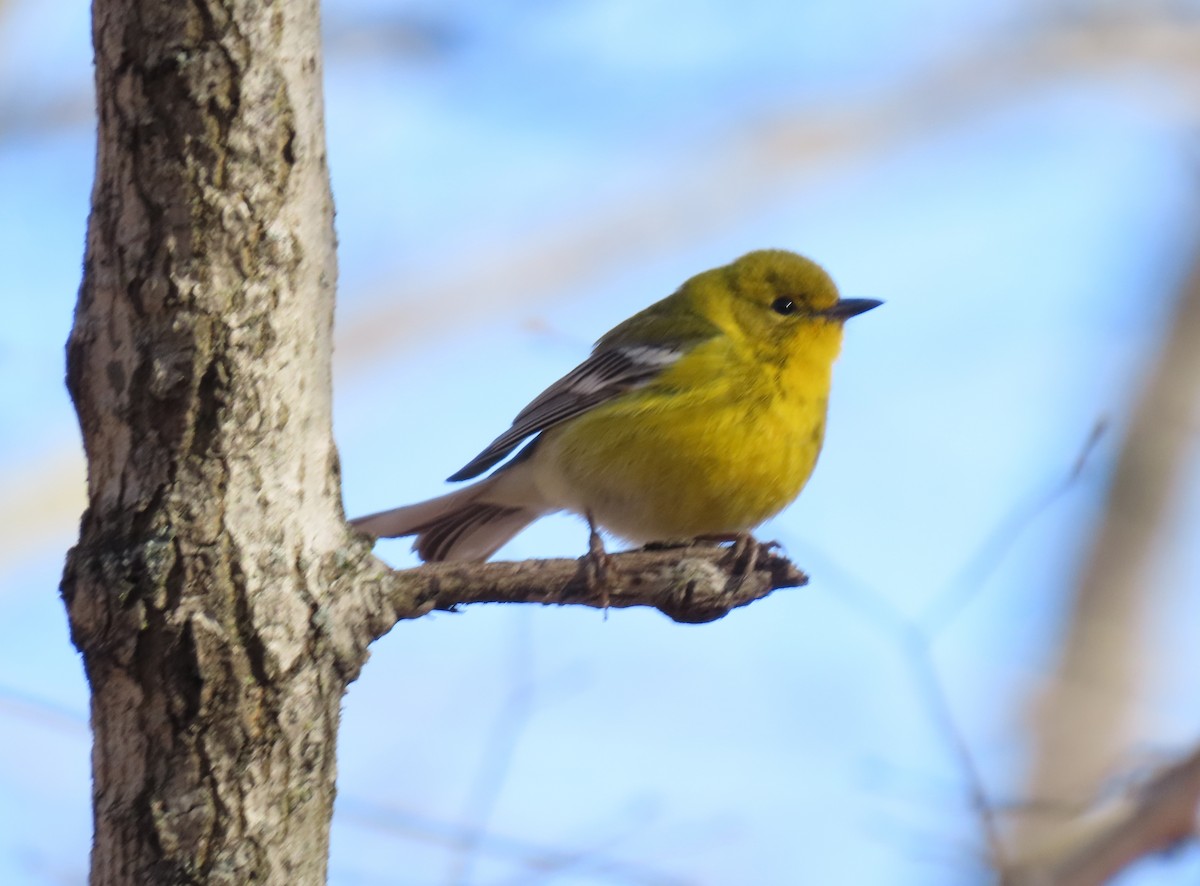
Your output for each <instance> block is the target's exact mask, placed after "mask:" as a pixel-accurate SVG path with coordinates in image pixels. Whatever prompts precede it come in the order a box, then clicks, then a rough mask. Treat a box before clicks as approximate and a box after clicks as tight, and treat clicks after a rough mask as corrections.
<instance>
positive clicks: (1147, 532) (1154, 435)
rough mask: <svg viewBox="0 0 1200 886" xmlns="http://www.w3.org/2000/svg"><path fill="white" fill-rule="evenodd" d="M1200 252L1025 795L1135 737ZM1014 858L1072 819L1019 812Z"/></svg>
mask: <svg viewBox="0 0 1200 886" xmlns="http://www.w3.org/2000/svg"><path fill="white" fill-rule="evenodd" d="M1197 404H1200V253H1198V257H1197V260H1196V263H1195V264H1194V266H1193V268H1192V270H1191V272H1190V275H1189V277H1188V279H1187V281H1186V283H1185V285H1184V288H1183V291H1182V293H1181V296H1180V300H1179V304H1178V307H1177V309H1176V311H1175V313H1174V316H1173V317H1171V318H1169V319H1168V322H1167V325H1166V327H1165V337H1164V340H1163V343H1162V347H1161V349H1160V350H1159V351H1158V354H1157V359H1156V360H1154V362H1153V364H1152V365H1151V366H1150V369H1149V372H1148V375H1147V378H1146V382H1145V385H1144V386H1143V389H1142V393H1141V395H1140V397H1139V398H1138V400H1137V403H1136V405H1135V408H1134V411H1133V416H1132V419H1131V422H1130V425H1129V431H1128V433H1127V435H1126V438H1125V441H1124V446H1123V448H1122V451H1121V455H1120V458H1119V460H1118V463H1117V467H1116V471H1115V474H1114V477H1113V485H1112V489H1111V492H1110V493H1109V497H1108V502H1107V508H1106V511H1105V514H1104V517H1103V522H1102V524H1101V525H1100V527H1099V530H1098V532H1097V534H1096V538H1095V542H1094V543H1093V545H1092V549H1091V553H1090V556H1089V558H1088V560H1087V562H1086V563H1085V564H1084V565H1083V568H1082V569H1081V571H1080V578H1079V582H1078V585H1077V589H1076V591H1075V594H1074V599H1073V600H1072V601H1071V603H1070V607H1069V608H1070V615H1069V619H1070V621H1069V624H1068V625H1067V628H1066V631H1065V635H1064V640H1063V646H1062V651H1061V654H1060V657H1059V662H1058V667H1057V673H1056V674H1055V676H1054V677H1053V679H1052V681H1051V682H1050V684H1049V685H1048V687H1047V689H1046V691H1045V693H1044V694H1043V695H1042V697H1041V698H1039V699H1038V700H1037V702H1036V705H1035V707H1034V712H1033V723H1032V728H1031V733H1032V741H1033V751H1034V762H1033V766H1032V769H1031V772H1030V777H1029V784H1028V787H1027V788H1026V790H1025V791H1024V795H1025V796H1026V797H1028V798H1030V799H1031V800H1032V801H1033V802H1035V803H1052V804H1053V803H1062V802H1071V801H1078V800H1079V798H1081V797H1086V796H1088V795H1091V794H1092V793H1093V792H1094V791H1095V786H1096V785H1097V784H1099V783H1101V782H1102V781H1103V780H1104V778H1105V776H1106V775H1108V774H1109V773H1111V772H1112V771H1113V770H1114V769H1116V768H1117V767H1118V764H1119V761H1120V759H1121V757H1122V755H1123V754H1124V753H1125V752H1126V751H1127V749H1128V747H1129V745H1130V743H1131V741H1132V740H1133V738H1134V735H1135V723H1136V719H1137V716H1138V713H1139V712H1138V699H1139V697H1140V696H1141V695H1142V694H1143V693H1144V691H1145V685H1144V684H1145V680H1146V671H1147V667H1148V663H1149V662H1150V661H1151V660H1152V659H1153V655H1154V653H1153V650H1152V649H1151V648H1150V646H1149V642H1150V640H1149V637H1148V636H1147V634H1146V630H1145V628H1146V623H1147V621H1148V619H1149V615H1150V612H1151V611H1152V609H1153V608H1154V605H1155V603H1156V602H1157V601H1158V600H1159V599H1160V598H1161V596H1162V594H1163V589H1162V588H1161V587H1157V586H1156V585H1155V578H1154V567H1155V565H1156V558H1157V555H1158V554H1159V552H1160V539H1162V538H1163V536H1164V535H1165V530H1166V528H1167V526H1168V525H1169V522H1170V520H1171V517H1172V515H1173V513H1174V509H1175V505H1176V499H1177V491H1178V490H1179V488H1180V487H1181V485H1182V478H1183V476H1184V472H1185V471H1186V470H1187V468H1188V466H1189V464H1190V458H1191V456H1192V455H1193V453H1194V450H1195V439H1194V435H1195V432H1194V428H1195V427H1196V426H1197V422H1198V421H1200V409H1198V405H1197ZM1017 824H1018V827H1017V829H1016V832H1015V835H1014V836H1015V841H1014V848H1015V853H1014V856H1015V857H1016V858H1017V859H1018V860H1020V859H1028V858H1040V857H1043V855H1044V852H1045V848H1044V847H1046V846H1053V845H1058V844H1059V843H1060V842H1061V840H1062V836H1061V833H1060V830H1061V829H1064V828H1066V829H1069V828H1070V827H1071V824H1070V823H1069V822H1067V823H1059V824H1055V823H1054V822H1052V821H1050V820H1044V821H1039V822H1038V823H1037V824H1036V825H1034V824H1033V823H1032V822H1022V821H1020V820H1018V822H1017ZM1081 882H1082V881H1081Z"/></svg>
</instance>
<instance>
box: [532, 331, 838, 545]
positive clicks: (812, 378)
mask: <svg viewBox="0 0 1200 886" xmlns="http://www.w3.org/2000/svg"><path fill="white" fill-rule="evenodd" d="M835 353H836V342H834V344H833V349H832V352H831V353H830V354H829V356H828V359H825V355H824V354H817V355H816V357H818V359H812V356H813V355H812V352H811V349H809V352H808V353H805V354H803V355H802V356H801V355H784V359H779V360H763V359H762V355H761V354H754V353H751V352H749V351H747V350H746V349H744V348H741V347H739V344H738V343H737V342H735V341H731V340H730V339H728V338H725V337H722V338H720V339H717V340H714V341H712V342H709V343H707V344H705V345H702V346H700V347H699V348H697V349H696V350H695V351H693V352H692V353H689V354H688V355H686V356H685V357H684V358H683V359H681V360H680V361H679V362H678V363H677V364H675V366H673V367H672V368H671V369H670V370H668V371H667V372H666V373H664V374H663V375H662V376H661V377H660V378H659V379H657V380H656V381H655V382H654V383H653V384H651V385H649V386H647V387H645V388H643V389H641V390H639V391H636V392H632V393H630V394H626V395H623V396H621V397H618V398H616V399H614V400H613V401H610V402H609V403H607V404H604V405H602V406H600V407H597V408H596V409H594V410H592V411H590V412H587V413H585V414H583V415H581V416H580V417H579V418H577V419H573V420H572V421H570V422H567V423H566V424H564V425H562V426H560V427H558V428H554V429H551V430H549V431H547V432H546V433H545V435H544V437H543V439H542V440H541V441H540V443H539V453H538V459H537V461H539V462H541V463H542V464H543V465H545V469H544V470H542V471H540V472H539V473H540V477H539V481H538V482H539V485H540V486H542V488H543V492H544V494H545V495H546V497H547V498H548V499H549V500H551V501H554V502H555V503H557V504H558V505H559V506H561V507H564V508H566V509H568V510H573V511H576V512H578V513H590V514H591V515H592V516H593V517H594V519H595V520H596V522H598V523H599V524H600V525H601V526H603V527H604V528H606V529H608V530H609V531H611V532H613V533H614V534H616V535H618V536H621V537H623V538H626V539H629V540H631V541H634V542H647V541H665V540H673V539H687V538H692V537H695V536H698V535H715V534H727V533H735V532H743V531H747V530H750V529H752V528H753V527H755V526H757V525H758V524H759V523H762V522H763V521H764V520H766V519H767V518H769V517H771V516H772V515H774V514H776V513H778V512H779V511H780V510H782V509H783V508H784V507H785V506H786V505H788V504H789V503H790V502H791V501H792V500H793V499H794V498H795V497H796V496H797V495H798V494H799V492H800V490H801V489H802V488H803V487H804V484H805V482H807V480H808V477H809V475H810V474H811V473H812V470H813V467H814V465H815V464H816V460H817V455H818V453H819V452H820V449H821V443H822V440H823V437H824V431H825V411H826V401H827V398H828V392H829V376H830V367H831V364H832V362H833V356H834V354H835Z"/></svg>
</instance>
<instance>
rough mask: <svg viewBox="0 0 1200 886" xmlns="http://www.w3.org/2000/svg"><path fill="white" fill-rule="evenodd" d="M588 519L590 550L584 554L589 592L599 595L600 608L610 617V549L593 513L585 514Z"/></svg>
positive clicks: (585, 574)
mask: <svg viewBox="0 0 1200 886" xmlns="http://www.w3.org/2000/svg"><path fill="white" fill-rule="evenodd" d="M585 516H586V517H587V521H588V552H587V553H586V554H584V556H583V572H584V580H585V581H586V582H587V589H588V593H589V595H591V596H599V598H600V608H601V609H603V610H604V617H605V618H606V619H607V618H608V604H609V596H608V595H609V588H610V579H611V577H612V569H611V563H610V561H609V557H608V551H606V550H605V549H604V539H602V538H601V537H600V533H599V532H597V531H596V523H595V521H594V520H592V515H591V514H587V515H585Z"/></svg>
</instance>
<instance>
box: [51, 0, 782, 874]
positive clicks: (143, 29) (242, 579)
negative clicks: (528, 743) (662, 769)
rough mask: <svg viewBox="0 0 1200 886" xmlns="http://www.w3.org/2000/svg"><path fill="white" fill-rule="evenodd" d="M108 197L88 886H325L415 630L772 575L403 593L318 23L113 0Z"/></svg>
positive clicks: (100, 204) (93, 524)
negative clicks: (358, 353)
mask: <svg viewBox="0 0 1200 886" xmlns="http://www.w3.org/2000/svg"><path fill="white" fill-rule="evenodd" d="M93 16H94V24H93V29H94V33H93V39H94V42H95V49H96V89H97V95H98V105H99V135H98V151H97V171H96V183H95V188H94V191H93V198H92V201H93V203H92V215H91V218H90V220H89V225H88V240H87V254H86V258H85V263H84V278H83V284H82V286H81V289H80V293H79V303H78V308H77V312H76V317H75V326H74V329H73V331H72V334H71V338H70V342H69V344H68V354H67V357H68V361H67V362H68V370H67V382H68V386H69V388H70V391H71V395H72V397H73V399H74V401H75V405H76V409H77V411H78V413H79V420H80V426H81V429H82V432H83V439H84V445H85V449H86V453H87V457H88V465H89V468H88V508H87V511H86V512H85V514H84V516H83V519H82V523H81V527H80V539H79V542H78V544H77V545H76V547H75V548H74V549H73V550H72V551H71V553H70V555H69V557H68V560H67V565H66V570H65V573H64V576H63V585H62V590H63V597H64V600H65V601H66V604H67V609H68V615H69V619H70V624H71V634H72V638H73V640H74V642H75V644H76V645H77V647H78V648H79V650H80V651H81V653H82V655H83V661H84V666H85V669H86V672H87V676H88V681H89V683H90V685H91V691H92V702H91V716H92V727H93V730H94V749H93V806H94V819H95V836H94V845H93V850H92V864H91V882H92V883H93V884H95V886H110V884H113V886H115V884H139V886H141V884H150V883H196V884H199V883H223V884H224V883H227V884H245V883H270V884H289V886H294V884H318V883H321V882H324V879H325V870H326V858H327V855H328V845H329V824H330V819H331V816H332V809H333V796H334V768H335V742H336V737H337V724H338V712H339V706H340V702H341V698H342V694H343V693H344V691H345V688H346V686H347V684H348V683H349V681H350V680H352V679H353V678H354V677H355V676H356V675H357V673H358V671H359V669H360V668H361V666H362V664H363V663H364V661H365V660H366V649H367V646H368V644H369V643H370V642H371V641H372V640H374V639H375V638H376V637H378V636H379V635H381V634H383V633H385V632H386V631H388V630H389V629H390V628H391V627H392V625H393V624H395V622H396V620H397V619H400V618H412V617H417V616H419V615H422V614H424V613H425V612H428V611H429V610H430V609H433V608H453V607H454V606H456V605H458V604H460V603H468V602H482V601H499V600H505V601H525V602H530V601H532V602H542V603H550V602H563V603H568V602H569V603H583V604H588V605H608V603H609V602H611V604H612V605H615V606H630V605H652V606H657V607H659V608H660V609H662V610H663V611H664V612H666V613H668V614H669V615H671V616H672V617H674V618H676V619H678V620H689V621H698V620H710V619H712V618H717V617H720V616H721V615H723V614H724V613H725V612H727V611H728V610H729V609H731V608H733V607H734V606H738V605H743V604H745V603H747V602H750V601H751V600H753V599H757V598H759V597H762V596H765V595H766V594H767V593H769V592H770V591H771V590H772V589H773V588H775V587H780V586H786V585H790V584H797V583H802V582H803V576H802V575H800V574H799V573H798V572H796V571H795V569H794V568H793V567H791V565H790V564H788V563H786V561H784V560H782V558H779V557H776V556H774V555H771V554H769V552H767V551H763V552H761V553H760V556H759V563H758V565H757V566H756V567H755V569H754V570H752V571H751V572H749V574H747V575H744V576H743V575H738V574H736V573H737V571H738V567H737V564H734V563H731V562H728V561H729V559H730V558H729V557H727V556H724V554H723V553H722V552H721V551H718V550H713V549H707V550H697V551H682V552H681V551H666V552H654V553H637V554H629V555H618V556H617V557H614V558H612V561H611V564H612V575H613V576H614V579H613V584H614V586H613V587H610V588H609V589H608V590H607V591H605V592H603V593H601V592H597V591H596V590H595V589H593V588H591V587H589V586H588V585H587V583H586V582H584V581H582V578H581V576H582V575H583V574H584V573H583V570H582V568H581V567H580V565H579V564H577V563H575V562H573V561H554V562H550V563H546V564H536V563H534V564H516V565H513V564H488V565H485V566H477V567H471V568H468V569H463V568H461V567H460V568H440V569H438V568H424V569H417V570H410V571H408V572H404V573H393V572H391V571H389V570H388V569H387V568H386V567H385V566H383V565H382V564H381V563H380V562H379V561H377V560H375V558H373V557H372V556H370V553H369V550H368V548H367V546H366V543H365V540H364V539H363V538H361V537H355V536H353V535H352V534H351V533H350V532H349V531H348V529H347V527H346V525H345V522H344V520H343V516H342V511H341V503H340V498H339V491H340V490H339V483H338V468H337V459H336V452H335V450H334V446H333V442H332V436H331V424H330V401H331V396H330V395H331V392H330V364H331V361H330V356H331V354H330V350H331V348H330V340H331V328H332V317H333V299H334V286H335V280H336V265H335V259H334V234H333V206H332V201H331V197H330V191H329V177H328V172H327V169H326V161H325V143H324V132H323V120H322V99H321V62H320V56H319V27H318V7H317V0H288V2H278V0H277V2H270V0H223V2H218V0H191V2H189V3H165V2H161V0H95V4H94V8H93Z"/></svg>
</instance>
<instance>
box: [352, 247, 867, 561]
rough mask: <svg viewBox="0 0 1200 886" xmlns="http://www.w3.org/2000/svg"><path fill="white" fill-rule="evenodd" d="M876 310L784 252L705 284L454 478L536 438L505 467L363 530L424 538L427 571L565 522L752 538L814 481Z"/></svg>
mask: <svg viewBox="0 0 1200 886" xmlns="http://www.w3.org/2000/svg"><path fill="white" fill-rule="evenodd" d="M880 304H881V302H878V301H875V300H873V299H839V297H838V290H837V287H836V286H835V285H834V283H833V281H832V280H831V279H830V278H829V275H828V274H826V273H825V271H824V270H822V269H821V267H820V266H819V265H817V264H815V263H814V262H812V261H809V260H808V259H806V258H804V257H802V256H799V255H796V254H795V253H792V252H785V251H783V250H762V251H758V252H751V253H749V254H747V255H744V256H742V257H741V258H739V259H738V260H737V261H735V262H733V263H732V264H728V265H725V266H723V267H720V268H714V269H713V270H711V271H705V272H704V273H702V274H697V275H696V276H695V277H692V278H691V279H690V280H688V281H687V282H686V283H684V284H683V285H682V286H681V287H679V289H678V291H676V292H675V293H674V294H673V295H670V296H668V297H667V298H664V299H663V300H662V301H660V302H657V303H655V304H653V305H651V306H650V307H648V308H646V309H645V310H644V311H641V312H640V313H638V314H635V315H634V316H632V317H630V318H629V319H628V320H626V321H625V322H624V323H622V324H620V325H619V326H617V327H616V328H615V329H613V330H612V331H611V332H609V333H608V334H607V335H605V336H604V337H603V338H601V339H600V341H598V342H597V343H596V346H595V348H594V349H593V350H592V354H591V356H590V357H588V359H587V360H585V361H584V362H583V363H581V364H580V365H579V366H577V367H576V368H575V369H573V370H572V371H571V372H569V373H567V374H566V375H565V376H563V377H562V378H561V379H559V380H558V381H557V382H555V383H554V384H552V385H551V386H550V387H549V388H547V389H546V390H545V391H543V392H542V394H541V395H540V396H538V397H537V398H536V399H535V400H534V401H533V402H532V403H530V404H529V405H528V406H526V407H525V408H524V409H523V410H521V412H520V413H519V414H518V415H517V417H516V418H515V419H514V420H513V423H512V427H510V428H509V429H508V430H507V431H505V432H504V433H503V434H501V435H500V436H499V437H497V438H496V439H495V440H493V441H492V443H491V445H489V446H488V447H487V448H486V449H484V450H483V452H481V453H480V454H479V455H477V456H476V457H475V458H474V459H473V460H472V461H471V462H470V463H469V464H468V465H466V467H464V468H462V469H461V470H460V471H458V472H457V473H456V474H454V475H453V476H452V477H450V480H451V481H458V480H469V479H471V478H473V477H477V476H479V475H480V474H482V473H483V472H484V471H486V470H488V469H489V468H491V467H492V466H493V465H495V464H497V463H498V462H501V461H503V460H504V459H505V458H507V457H508V456H509V455H510V454H511V453H512V452H513V450H515V449H516V448H517V447H518V446H520V445H521V443H522V442H524V441H526V440H529V442H528V444H527V445H526V446H525V447H524V449H522V450H521V451H520V452H519V453H518V454H517V456H516V457H515V458H513V459H512V460H511V461H509V462H508V463H507V464H506V465H504V466H503V467H501V468H499V469H498V470H496V471H494V472H493V473H492V474H490V475H489V476H487V477H485V478H484V479H482V480H479V481H477V482H475V483H473V484H471V485H470V486H467V487H464V488H462V489H458V490H456V491H454V492H451V493H449V494H448V495H443V496H440V497H439V498H434V499H430V500H429V501H424V502H419V503H418V504H413V505H407V506H405V507H400V508H395V509H394V510H390V511H383V512H381V513H378V514H372V515H370V516H367V517H361V518H359V519H357V520H355V521H353V524H354V525H355V526H356V527H357V528H358V529H360V530H362V531H363V532H366V533H368V534H370V535H374V536H383V537H396V536H406V535H415V536H416V541H415V543H414V545H413V547H414V549H415V550H416V552H417V553H418V554H419V555H420V557H421V559H423V560H459V561H470V560H486V559H487V558H488V557H490V556H491V555H492V554H494V553H495V552H496V550H497V549H498V548H499V547H500V546H501V545H503V544H504V543H505V542H507V541H508V540H509V539H510V538H512V537H513V536H514V535H516V534H517V533H518V532H520V531H521V530H522V529H524V528H525V527H526V526H527V525H529V524H530V523H532V522H533V521H534V520H536V519H538V518H539V517H541V516H544V515H546V514H550V513H554V512H555V511H572V512H574V513H576V514H580V515H582V516H585V517H586V518H587V519H588V522H589V524H592V525H594V526H599V527H602V528H604V529H606V530H608V531H610V532H611V533H613V534H614V535H617V536H620V537H622V538H624V539H627V540H629V541H631V542H637V543H645V542H651V541H662V542H666V541H683V540H688V539H693V538H697V537H702V536H704V537H734V536H741V535H743V534H744V533H747V532H748V531H749V530H751V529H753V528H754V527H756V526H757V525H758V524H760V523H762V522H763V521H764V520H766V519H767V518H768V517H771V516H773V515H774V514H777V513H778V512H779V511H781V510H782V509H783V508H784V507H786V506H787V505H788V504H789V503H790V502H791V501H792V500H793V499H794V498H795V497H796V496H797V495H799V493H800V490H801V489H802V488H803V487H804V484H805V483H806V482H807V481H808V477H809V475H810V474H811V473H812V470H813V466H814V465H815V464H816V461H817V455H818V453H819V452H820V451H821V442H822V440H823V439H824V434H825V410H826V403H827V401H828V397H829V382H830V374H831V370H832V368H833V361H834V359H835V358H836V357H837V353H838V350H839V348H840V347H841V342H842V324H843V323H844V322H845V320H846V319H847V318H849V317H853V316H855V315H856V314H861V313H862V312H863V311H869V310H870V309H871V308H874V307H877V306H878V305H880ZM530 438H532V439H530Z"/></svg>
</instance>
